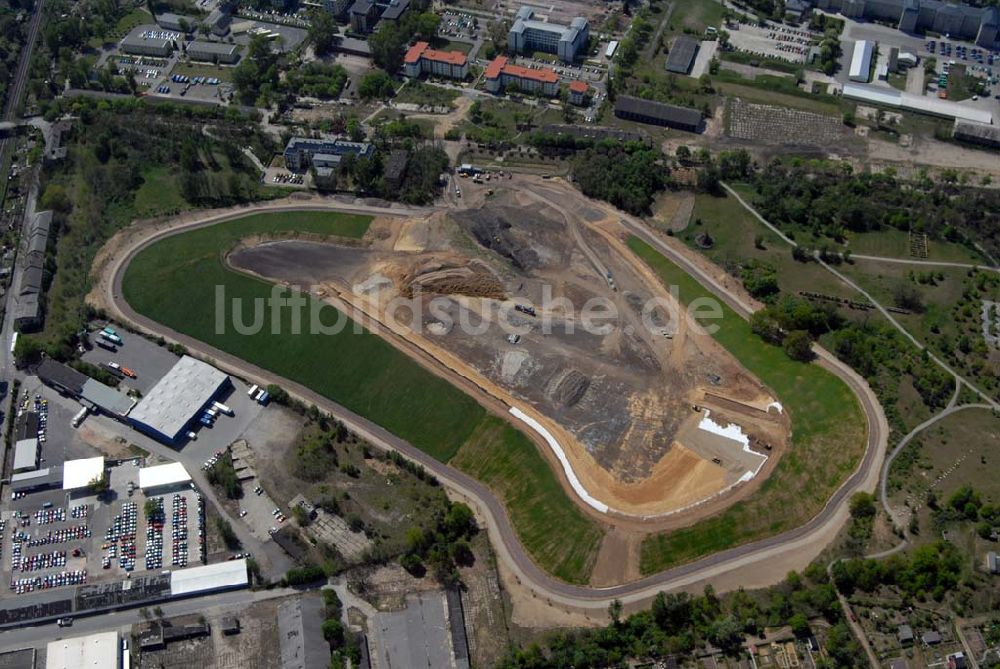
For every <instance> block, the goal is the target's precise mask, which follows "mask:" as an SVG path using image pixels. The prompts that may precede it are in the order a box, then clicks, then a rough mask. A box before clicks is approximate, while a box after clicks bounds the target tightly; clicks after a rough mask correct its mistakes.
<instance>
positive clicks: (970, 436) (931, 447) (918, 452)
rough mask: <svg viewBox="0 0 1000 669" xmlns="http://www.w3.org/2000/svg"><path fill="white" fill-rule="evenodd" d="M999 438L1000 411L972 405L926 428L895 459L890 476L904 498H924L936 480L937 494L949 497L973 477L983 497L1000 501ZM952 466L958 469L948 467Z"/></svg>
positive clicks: (935, 489)
mask: <svg viewBox="0 0 1000 669" xmlns="http://www.w3.org/2000/svg"><path fill="white" fill-rule="evenodd" d="M998 439H1000V417H997V416H996V415H994V414H993V413H992V412H990V411H988V410H985V409H968V410H966V411H962V412H959V413H957V414H954V415H952V416H949V417H948V418H945V419H944V420H942V421H940V422H939V423H937V424H935V425H933V426H932V427H930V428H928V429H927V430H925V431H924V432H922V433H921V434H920V435H919V436H918V437H917V438H916V439H914V440H913V442H911V444H910V445H909V446H908V447H907V448H906V449H905V450H904V451H903V452H902V453H900V455H899V457H898V458H897V459H896V460H895V461H894V462H893V467H892V471H891V472H890V477H889V483H890V486H891V490H892V491H893V492H892V494H894V495H895V496H896V497H897V498H898V499H899V500H900V501H901V500H902V499H904V498H905V497H907V496H913V497H914V498H915V499H917V500H919V501H921V502H922V501H923V500H924V496H925V494H926V492H927V490H928V489H929V488H931V487H932V486H933V488H932V489H933V490H934V492H935V494H936V495H937V497H938V499H941V500H946V499H947V498H948V496H949V495H951V494H952V493H953V492H954V491H955V489H956V488H958V487H959V486H960V485H962V484H963V483H968V484H969V485H971V486H972V487H973V488H975V489H976V490H978V491H979V492H980V493H982V495H983V501H988V502H990V503H991V504H995V503H997V502H998V501H1000V480H998V479H997V476H996V469H995V467H996V465H997V463H998V462H1000V460H998V459H997V454H996V444H997V440H998ZM959 461H961V462H959ZM956 463H957V465H956ZM953 466H954V467H955V469H954V470H952V471H951V472H950V473H947V472H948V470H949V469H951V468H952V467H953ZM946 473H947V475H946V476H944V478H942V479H941V480H940V481H937V479H938V477H941V476H943V475H945V474H946Z"/></svg>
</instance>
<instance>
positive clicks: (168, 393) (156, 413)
mask: <svg viewBox="0 0 1000 669" xmlns="http://www.w3.org/2000/svg"><path fill="white" fill-rule="evenodd" d="M231 385H232V382H231V381H230V380H229V376H228V375H227V374H225V373H224V372H221V371H219V370H218V369H216V368H215V367H212V366H211V365H209V364H207V363H204V362H202V361H201V360H197V359H195V358H192V357H191V356H188V355H185V356H184V357H182V358H181V359H180V360H178V361H177V363H176V364H175V365H174V366H173V367H172V368H171V369H170V371H169V372H167V373H166V374H165V375H164V376H163V378H162V379H160V380H159V382H157V384H156V385H155V386H153V387H152V388H151V389H150V391H149V392H148V393H147V394H146V396H145V397H144V398H142V400H141V401H140V402H139V403H138V404H137V405H136V406H135V408H134V409H132V411H131V413H130V414H129V416H128V422H129V423H130V424H132V426H133V427H135V428H136V429H137V430H139V431H140V432H144V433H146V434H148V435H149V436H151V437H153V438H154V439H157V440H159V441H162V442H164V443H167V444H171V445H175V444H177V443H179V442H180V441H181V438H182V437H183V435H184V433H185V432H186V431H187V428H188V426H189V425H191V423H193V422H194V421H195V420H197V418H198V415H199V414H200V413H201V411H202V410H203V409H204V408H205V407H206V406H207V405H208V404H209V403H211V401H212V400H213V399H215V398H216V397H218V395H219V393H221V392H222V391H223V390H225V389H226V388H228V387H230V386H231Z"/></svg>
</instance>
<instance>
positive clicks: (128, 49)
mask: <svg viewBox="0 0 1000 669" xmlns="http://www.w3.org/2000/svg"><path fill="white" fill-rule="evenodd" d="M180 38H181V35H180V34H179V33H176V32H172V31H169V30H164V29H162V28H160V26H150V25H145V26H137V27H136V28H134V29H133V30H132V32H130V33H129V34H128V35H126V36H125V37H124V38H122V41H121V43H120V44H119V45H118V48H119V49H120V50H121V52H122V53H129V54H133V55H136V56H155V57H157V58H166V57H167V56H169V55H170V54H171V53H173V51H174V49H176V48H177V41H178V40H179V39H180Z"/></svg>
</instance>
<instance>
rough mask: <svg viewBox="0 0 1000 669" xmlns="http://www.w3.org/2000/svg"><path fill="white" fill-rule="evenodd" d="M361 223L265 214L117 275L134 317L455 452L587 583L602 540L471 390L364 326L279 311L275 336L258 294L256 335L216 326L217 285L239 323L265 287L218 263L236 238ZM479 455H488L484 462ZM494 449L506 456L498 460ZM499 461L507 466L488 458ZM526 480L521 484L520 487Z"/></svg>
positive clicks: (197, 236)
mask: <svg viewBox="0 0 1000 669" xmlns="http://www.w3.org/2000/svg"><path fill="white" fill-rule="evenodd" d="M370 222H371V218H370V217H367V216H358V215H349V214H341V213H337V212H293V213H266V214H252V215H249V216H245V217H242V218H239V219H235V220H231V221H226V222H224V223H219V224H217V225H213V226H210V227H206V228H201V229H198V230H192V231H189V232H184V233H181V234H178V235H174V236H172V237H168V238H166V239H163V240H161V241H159V242H157V243H156V244H154V245H152V246H150V247H149V248H147V249H145V250H143V251H142V252H141V253H139V254H138V255H137V256H136V257H135V259H134V260H133V261H132V263H131V264H130V265H129V267H128V270H127V271H126V274H125V281H124V286H123V290H124V296H125V299H126V300H127V301H128V302H129V304H130V305H131V306H132V307H133V308H134V309H135V310H136V311H138V312H139V313H142V314H144V315H146V316H148V317H150V318H153V319H155V320H156V321H158V322H160V323H163V324H164V325H166V326H168V327H170V328H172V329H174V330H177V331H178V332H183V333H184V334H187V335H189V336H192V337H194V338H196V339H198V340H200V341H203V342H205V343H207V344H209V345H211V346H214V347H215V348H218V349H220V350H222V351H225V352H227V353H230V354H232V355H235V356H237V357H239V358H241V359H243V360H247V361H249V362H252V363H254V364H256V365H259V366H261V367H263V368H265V369H268V370H271V371H273V372H274V373H275V374H278V375H280V376H284V377H286V378H290V379H295V380H296V381H298V382H300V383H302V384H303V385H305V386H307V387H309V388H311V389H313V390H314V391H316V392H318V393H320V394H322V395H324V396H325V397H329V398H330V399H332V400H333V401H335V402H338V403H339V404H342V405H344V406H345V407H347V408H348V409H350V410H351V411H354V412H356V413H358V414H360V415H362V416H365V417H366V418H368V419H370V420H372V421H374V422H376V423H378V424H379V425H381V426H383V427H385V428H386V429H387V430H389V431H391V432H393V433H394V434H396V435H398V436H400V437H401V438H403V439H406V440H407V441H409V442H410V443H412V444H413V445H414V446H416V447H418V448H420V449H421V450H423V451H425V452H426V453H428V454H429V455H431V456H433V457H435V458H437V459H438V460H440V461H442V462H448V461H450V460H451V459H452V458H455V457H456V455H457V456H458V457H457V464H459V466H462V467H463V468H467V469H468V470H470V471H471V472H473V473H475V472H477V471H480V472H482V474H483V476H484V480H485V481H486V483H487V484H488V485H490V487H491V488H492V489H494V490H495V491H497V493H498V494H499V495H500V496H501V498H503V499H505V500H507V501H508V502H509V503H510V504H511V507H510V512H511V516H512V519H513V522H514V525H515V528H516V529H517V531H518V533H519V534H520V535H521V536H522V541H523V543H524V545H525V547H526V549H527V550H528V552H529V553H530V554H531V555H532V556H533V557H534V558H535V560H536V561H537V562H538V564H539V565H540V566H541V567H542V568H543V569H546V570H548V571H550V572H551V573H553V574H555V575H557V576H559V577H561V578H564V579H566V580H568V581H573V582H581V583H583V582H586V581H587V579H588V578H589V574H590V569H591V566H592V563H593V557H594V555H595V554H596V551H597V548H598V546H599V545H600V535H601V531H600V529H599V527H598V526H597V524H596V523H594V522H592V521H591V520H589V519H588V518H587V517H586V516H585V515H584V514H583V512H582V511H581V510H580V509H578V508H577V507H576V506H575V504H574V503H573V502H572V501H571V500H570V499H569V498H568V497H567V496H566V495H565V494H563V493H562V491H561V489H560V488H559V483H558V480H557V479H556V477H555V474H554V473H553V471H552V470H551V468H550V467H549V465H548V464H547V463H546V462H545V461H544V459H543V458H542V456H541V454H540V453H538V451H537V450H536V449H535V447H534V445H533V444H532V442H531V441H529V440H528V438H527V437H525V436H524V435H523V434H521V433H520V432H517V431H516V430H514V429H513V428H511V427H509V426H504V424H503V423H502V422H500V421H499V419H497V418H495V417H492V416H490V415H488V414H487V413H486V411H485V409H483V408H482V406H480V405H479V404H478V403H477V402H476V401H475V400H473V399H472V398H471V397H469V396H467V395H465V394H464V393H462V392H461V391H460V390H458V389H457V388H455V387H454V386H452V385H451V384H449V383H448V382H447V381H445V380H444V379H441V378H440V377H438V376H436V375H434V374H432V373H430V372H428V371H427V370H425V369H424V368H423V367H421V366H420V365H419V364H417V363H416V362H414V361H412V360H411V359H410V358H408V357H407V356H406V355H405V354H403V353H401V352H399V351H398V350H396V349H395V348H393V347H392V346H391V345H390V344H389V343H387V342H386V341H384V340H383V339H381V338H380V337H379V336H377V335H375V334H372V333H371V332H368V331H367V330H362V331H360V332H355V330H354V328H352V327H346V328H343V329H341V330H340V332H338V333H337V334H327V335H324V334H319V333H316V334H311V333H303V334H291V333H292V327H291V315H290V310H288V309H283V310H282V312H281V314H280V316H279V319H278V321H279V323H280V324H281V328H280V331H279V332H277V333H272V331H271V328H270V327H269V324H270V323H271V322H272V320H271V319H272V313H271V307H270V305H269V304H268V303H267V302H266V301H265V302H264V304H265V305H267V306H266V307H265V309H264V310H263V311H264V313H263V314H262V318H263V323H265V324H268V327H265V328H263V329H262V331H261V332H260V333H257V334H247V335H241V334H239V333H237V332H236V331H235V328H234V327H233V324H232V319H231V318H228V319H227V322H226V327H225V328H224V329H222V330H219V329H218V328H217V326H216V306H215V303H216V290H217V287H218V286H221V287H223V288H224V289H225V295H226V302H227V305H231V304H232V301H231V300H232V298H237V297H239V298H242V302H241V304H240V317H241V318H242V322H243V323H247V324H250V323H253V322H254V314H253V311H254V307H253V304H254V301H255V300H258V299H264V298H267V297H268V296H269V295H270V294H271V285H270V284H269V283H267V282H265V281H262V280H259V279H257V278H254V277H250V276H247V275H244V274H240V273H237V272H235V271H232V270H230V269H228V268H227V267H226V266H225V265H224V264H223V262H222V254H223V253H224V252H225V251H226V250H227V249H229V248H231V247H232V246H234V245H235V244H236V243H237V242H238V241H239V240H241V239H244V238H246V237H250V236H271V237H281V236H289V235H292V234H307V235H310V236H312V237H316V238H326V237H340V238H353V239H357V238H360V237H361V236H363V235H364V233H365V231H366V230H367V229H368V226H369V224H370ZM310 302H312V301H311V298H310ZM312 304H315V303H314V302H312ZM316 306H317V307H318V306H319V305H316ZM229 311H230V310H229V308H228V306H227V311H226V313H229ZM342 317H343V315H342V314H339V313H338V312H337V310H336V309H334V308H333V307H331V306H328V305H324V306H322V308H321V311H320V319H321V321H322V322H323V323H325V324H327V325H330V324H333V323H336V322H338V320H339V319H340V318H342ZM303 329H306V328H303ZM501 426H504V429H501ZM498 444H499V445H498ZM495 449H496V450H498V451H499V452H494V450H495ZM485 454H489V455H490V456H491V457H496V458H498V459H497V460H496V461H493V460H491V461H490V462H486V461H485V460H484V455H485ZM502 454H507V455H508V460H506V461H503V460H500V459H499V457H500V455H502ZM504 462H506V466H500V465H499V464H498V463H504ZM498 467H499V468H498ZM528 481H530V482H531V483H530V486H529V487H530V490H523V489H519V488H518V486H519V485H521V484H522V483H523V482H528ZM515 505H516V506H515ZM550 518H559V519H560V522H561V524H562V526H564V527H573V528H574V532H573V533H572V534H562V533H559V536H558V541H559V542H560V546H558V547H554V546H553V545H552V541H553V538H552V537H551V536H549V533H547V532H543V531H541V530H540V529H539V528H540V523H542V522H544V521H543V519H550ZM548 529H549V530H551V526H549V527H548Z"/></svg>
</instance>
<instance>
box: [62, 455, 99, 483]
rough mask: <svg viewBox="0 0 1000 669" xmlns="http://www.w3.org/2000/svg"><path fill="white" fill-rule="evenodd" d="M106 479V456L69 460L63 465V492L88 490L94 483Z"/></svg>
mask: <svg viewBox="0 0 1000 669" xmlns="http://www.w3.org/2000/svg"><path fill="white" fill-rule="evenodd" d="M101 478H104V456H102V455H99V456H97V457H96V458H83V459H82V460H67V461H66V462H65V463H63V490H69V491H72V490H79V489H81V488H86V487H87V486H89V485H90V484H91V483H93V482H94V481H96V480H98V479H101Z"/></svg>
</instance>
